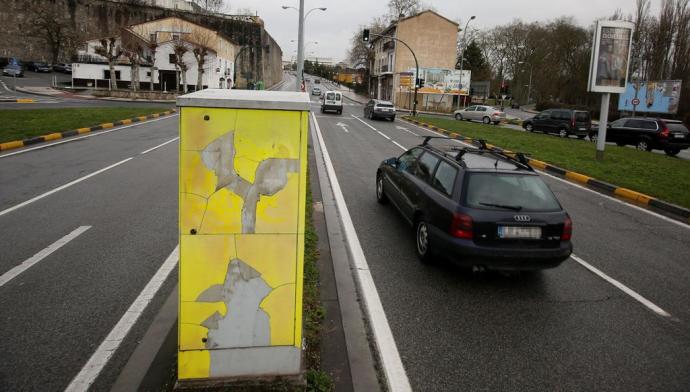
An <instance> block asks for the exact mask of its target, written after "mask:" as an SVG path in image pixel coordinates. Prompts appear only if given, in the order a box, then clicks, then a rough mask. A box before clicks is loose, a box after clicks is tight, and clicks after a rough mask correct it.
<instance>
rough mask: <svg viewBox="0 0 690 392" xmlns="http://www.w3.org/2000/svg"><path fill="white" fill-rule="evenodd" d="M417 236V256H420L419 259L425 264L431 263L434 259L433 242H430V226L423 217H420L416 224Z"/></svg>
mask: <svg viewBox="0 0 690 392" xmlns="http://www.w3.org/2000/svg"><path fill="white" fill-rule="evenodd" d="M415 228H416V230H415V233H416V235H415V238H416V241H415V242H416V246H415V249H416V250H417V257H419V260H420V261H421V262H422V263H424V264H431V261H432V257H431V255H432V253H431V244H430V243H429V226H427V224H426V222H425V221H424V219H423V218H420V219H418V220H417V224H416V225H415Z"/></svg>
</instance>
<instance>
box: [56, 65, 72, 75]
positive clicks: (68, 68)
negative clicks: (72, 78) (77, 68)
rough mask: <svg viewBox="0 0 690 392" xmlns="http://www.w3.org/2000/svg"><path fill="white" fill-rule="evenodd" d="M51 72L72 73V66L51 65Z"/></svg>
mask: <svg viewBox="0 0 690 392" xmlns="http://www.w3.org/2000/svg"><path fill="white" fill-rule="evenodd" d="M53 71H56V72H62V73H72V64H67V63H57V64H54V65H53Z"/></svg>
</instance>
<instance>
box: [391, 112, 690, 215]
mask: <svg viewBox="0 0 690 392" xmlns="http://www.w3.org/2000/svg"><path fill="white" fill-rule="evenodd" d="M403 120H405V121H408V122H411V123H413V124H415V125H419V126H421V127H424V128H429V129H431V130H433V131H436V132H439V133H442V134H443V135H447V136H455V138H456V139H458V140H461V141H466V142H473V141H474V139H472V138H468V137H465V136H462V135H460V134H458V133H454V132H451V131H448V130H446V129H443V128H438V127H436V126H434V125H431V124H427V123H424V122H421V121H417V120H414V119H409V118H407V117H404V118H403ZM487 147H489V148H490V149H494V150H496V151H499V152H504V153H507V154H510V153H513V152H512V151H510V150H505V149H502V148H500V147H496V146H493V145H491V144H487ZM528 160H529V164H530V165H531V166H533V167H536V168H538V169H540V170H543V171H545V172H548V173H550V174H553V175H556V176H558V177H562V178H565V179H567V180H569V181H573V182H576V183H579V184H581V185H586V186H587V187H588V188H592V189H594V190H596V191H598V192H601V193H605V194H609V195H612V196H615V197H618V198H620V199H623V200H626V201H628V202H632V203H633V204H637V205H643V206H649V207H653V208H655V209H658V210H661V211H663V212H665V213H667V214H671V215H673V216H675V217H676V218H679V219H680V220H682V221H684V222H686V223H690V209H687V208H684V207H681V206H678V205H676V204H673V203H669V202H667V201H664V200H660V199H657V198H656V197H653V196H649V195H646V194H644V193H641V192H637V191H634V190H632V189H628V188H623V187H619V186H617V185H613V184H609V183H608V182H604V181H601V180H597V179H596V178H592V177H590V176H587V175H585V174H581V173H577V172H574V171H570V170H567V169H563V168H561V167H558V166H555V165H552V164H550V163H546V162H544V161H540V160H538V159H534V158H529V157H528Z"/></svg>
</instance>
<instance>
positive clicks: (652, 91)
mask: <svg viewBox="0 0 690 392" xmlns="http://www.w3.org/2000/svg"><path fill="white" fill-rule="evenodd" d="M681 86H682V81H680V80H660V81H649V82H634V83H628V86H627V88H626V89H625V92H624V93H623V94H621V95H620V97H619V98H618V110H620V111H625V112H632V111H636V112H642V113H666V114H676V113H678V104H679V102H680V91H681ZM636 103H637V104H636Z"/></svg>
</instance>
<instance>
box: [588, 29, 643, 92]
mask: <svg viewBox="0 0 690 392" xmlns="http://www.w3.org/2000/svg"><path fill="white" fill-rule="evenodd" d="M632 32H633V27H632V24H631V23H629V22H621V21H599V22H597V28H596V31H595V35H594V46H593V53H592V62H591V66H590V76H589V77H590V82H589V91H593V92H602V93H623V92H624V91H625V86H626V83H627V80H628V63H629V61H630V46H631V43H632Z"/></svg>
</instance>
